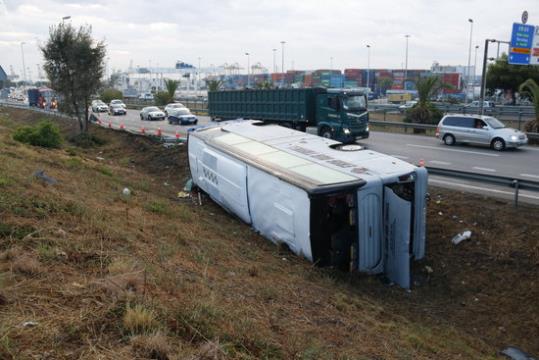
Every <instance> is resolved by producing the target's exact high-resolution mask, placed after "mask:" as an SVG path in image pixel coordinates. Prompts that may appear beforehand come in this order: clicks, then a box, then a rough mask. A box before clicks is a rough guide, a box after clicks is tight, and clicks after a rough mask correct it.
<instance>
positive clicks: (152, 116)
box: [140, 106, 165, 121]
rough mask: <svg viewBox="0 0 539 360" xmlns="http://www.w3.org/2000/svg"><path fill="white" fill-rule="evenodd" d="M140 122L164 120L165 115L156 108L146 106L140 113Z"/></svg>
mask: <svg viewBox="0 0 539 360" xmlns="http://www.w3.org/2000/svg"><path fill="white" fill-rule="evenodd" d="M140 120H150V121H152V120H165V113H164V112H162V111H161V109H159V108H158V107H157V106H148V107H145V108H143V109H142V111H141V112H140Z"/></svg>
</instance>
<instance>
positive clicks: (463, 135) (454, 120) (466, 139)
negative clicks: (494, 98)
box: [436, 114, 528, 151]
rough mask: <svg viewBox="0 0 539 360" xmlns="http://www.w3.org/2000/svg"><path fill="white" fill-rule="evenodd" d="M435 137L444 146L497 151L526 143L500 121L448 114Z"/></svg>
mask: <svg viewBox="0 0 539 360" xmlns="http://www.w3.org/2000/svg"><path fill="white" fill-rule="evenodd" d="M436 137H437V138H439V139H440V140H442V141H443V142H444V143H445V144H446V145H454V144H456V143H469V144H477V145H487V146H490V147H492V148H493V149H494V150H498V151H502V150H504V149H505V148H510V147H511V148H516V147H519V146H522V145H526V144H527V143H528V137H527V136H526V134H525V133H523V132H522V131H519V130H516V129H512V128H508V127H505V125H504V124H503V123H502V122H501V121H500V120H498V119H496V118H494V117H492V116H484V115H464V114H448V115H446V116H444V117H443V118H442V120H440V122H439V123H438V127H437V129H436Z"/></svg>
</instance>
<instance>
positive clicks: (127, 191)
mask: <svg viewBox="0 0 539 360" xmlns="http://www.w3.org/2000/svg"><path fill="white" fill-rule="evenodd" d="M122 194H123V195H124V196H129V195H131V190H129V188H124V189H123V190H122Z"/></svg>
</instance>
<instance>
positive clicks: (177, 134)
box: [176, 131, 180, 140]
mask: <svg viewBox="0 0 539 360" xmlns="http://www.w3.org/2000/svg"><path fill="white" fill-rule="evenodd" d="M179 138H180V133H179V132H177V131H176V140H178V139H179Z"/></svg>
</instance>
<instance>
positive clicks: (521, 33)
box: [509, 23, 535, 65]
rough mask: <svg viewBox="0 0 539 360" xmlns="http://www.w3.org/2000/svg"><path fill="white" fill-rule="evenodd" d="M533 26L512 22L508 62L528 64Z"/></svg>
mask: <svg viewBox="0 0 539 360" xmlns="http://www.w3.org/2000/svg"><path fill="white" fill-rule="evenodd" d="M534 34H535V26H532V25H525V24H519V23H514V24H513V32H512V33H511V45H510V46H511V48H510V49H509V64H513V65H529V64H530V58H531V47H532V43H533V37H534Z"/></svg>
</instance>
